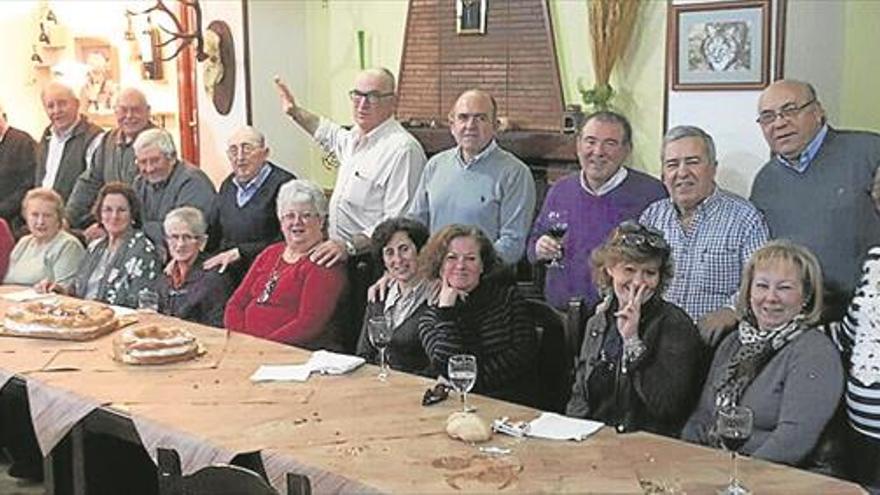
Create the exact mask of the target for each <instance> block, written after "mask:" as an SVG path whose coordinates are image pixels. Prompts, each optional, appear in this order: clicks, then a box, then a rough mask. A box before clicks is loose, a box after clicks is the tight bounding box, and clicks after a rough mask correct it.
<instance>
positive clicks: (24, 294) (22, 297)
mask: <svg viewBox="0 0 880 495" xmlns="http://www.w3.org/2000/svg"><path fill="white" fill-rule="evenodd" d="M0 297H2V298H3V299H7V300H9V301H15V302H23V301H31V300H33V299H43V298H45V297H55V294H47V293H43V292H37V291H35V290H34V289H24V290H19V291H15V292H10V293H8V294H3V295H2V296H0Z"/></svg>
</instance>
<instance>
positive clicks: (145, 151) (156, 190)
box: [133, 129, 216, 259]
mask: <svg viewBox="0 0 880 495" xmlns="http://www.w3.org/2000/svg"><path fill="white" fill-rule="evenodd" d="M133 146H134V154H135V163H136V164H137V167H138V175H137V177H136V178H135V179H134V185H133V187H134V190H135V192H136V193H137V196H138V199H140V200H141V203H142V205H143V224H144V227H143V229H144V233H145V234H146V235H147V237H149V238H150V240H151V241H153V244H155V245H156V248H157V249H159V252H160V253H161V254H162V259H165V255H166V253H167V250H166V249H165V234H164V232H163V230H162V222H163V220H165V216H166V215H167V214H168V212H170V211H171V210H173V209H175V208H179V207H181V206H193V207H196V208H198V209H199V210H201V211H202V213H203V214H204V215H206V216H208V215H210V214H211V211H212V208H213V204H214V196H215V195H216V194H215V192H214V185H213V184H212V183H211V179H209V178H208V176H207V175H205V173H204V172H202V171H201V170H199V169H198V168H196V167H195V166H193V165H190V164H189V163H186V162H184V161H182V160H180V159H178V158H177V149H176V148H175V147H174V141H173V140H172V139H171V135H170V134H168V132H167V131H165V130H164V129H149V130H146V131H144V132H142V133H140V135H138V137H137V139H135V141H134V145H133Z"/></svg>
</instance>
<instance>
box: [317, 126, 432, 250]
mask: <svg viewBox="0 0 880 495" xmlns="http://www.w3.org/2000/svg"><path fill="white" fill-rule="evenodd" d="M314 138H315V140H316V141H317V142H318V144H319V145H320V146H321V147H322V148H323V149H324V150H325V151H332V152H334V153H335V154H336V157H337V158H338V159H339V162H340V163H341V166H340V167H339V170H338V173H337V176H336V185H335V187H334V188H333V195H332V196H331V197H330V211H329V225H328V228H327V233H328V235H329V237H330V238H331V239H341V240H350V239H351V238H352V237H353V236H354V235H355V234H363V235H365V236H370V235H372V233H373V228H375V227H376V225H378V224H379V223H380V222H382V221H383V220H385V219H387V218H391V217H396V216H401V215H403V214H404V213H405V212H406V209H407V207H408V206H409V204H410V201H411V200H412V196H413V193H414V192H415V190H416V186H418V183H419V177H420V176H421V174H422V169H423V168H424V167H425V161H426V160H427V159H426V158H425V152H424V150H422V146H421V145H420V144H419V142H418V141H416V139H415V138H414V137H413V136H412V135H411V134H410V133H408V132H406V129H404V128H403V126H402V125H400V123H399V122H397V120H395V119H393V118H389V119H388V120H386V121H385V122H383V123H382V124H380V125H379V126H378V127H376V128H375V129H373V130H372V131H370V132H369V133H367V134H362V133H361V131H360V129H359V128H357V127H355V128H353V129H352V130H347V129H344V128H342V127H341V126H339V125H338V124H335V123H333V122H331V121H330V120H328V119H325V118H322V119H321V123H320V125H318V128H317V129H316V130H315V135H314Z"/></svg>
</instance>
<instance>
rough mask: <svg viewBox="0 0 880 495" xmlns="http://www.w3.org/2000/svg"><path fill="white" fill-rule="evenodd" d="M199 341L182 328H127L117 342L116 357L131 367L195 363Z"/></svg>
mask: <svg viewBox="0 0 880 495" xmlns="http://www.w3.org/2000/svg"><path fill="white" fill-rule="evenodd" d="M199 353H200V346H199V342H198V340H197V339H196V338H195V336H194V335H193V334H192V333H190V332H189V331H187V330H185V329H183V328H180V327H160V326H158V325H139V326H135V327H131V328H127V329H125V330H123V331H122V332H120V333H119V335H117V336H116V339H115V340H114V341H113V356H114V358H116V359H117V360H118V361H121V362H123V363H127V364H165V363H173V362H177V361H185V360H187V359H193V358H195V357H196V356H198V355H199Z"/></svg>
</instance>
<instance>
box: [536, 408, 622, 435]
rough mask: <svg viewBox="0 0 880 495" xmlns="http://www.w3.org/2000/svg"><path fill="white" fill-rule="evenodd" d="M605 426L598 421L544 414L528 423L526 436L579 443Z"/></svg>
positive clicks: (549, 413)
mask: <svg viewBox="0 0 880 495" xmlns="http://www.w3.org/2000/svg"><path fill="white" fill-rule="evenodd" d="M603 426H605V425H604V424H603V423H600V422H598V421H590V420H588V419H576V418H570V417H568V416H562V415H561V414H556V413H551V412H544V413H541V415H540V416H538V417H537V418H536V419H533V420H532V421H531V422H529V427H528V429H527V430H526V435H528V436H530V437H536V438H547V439H550V440H577V441H581V440H584V439H585V438H587V437H588V436H590V435H592V434H593V433H596V432H597V431H599V429H600V428H602V427H603Z"/></svg>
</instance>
